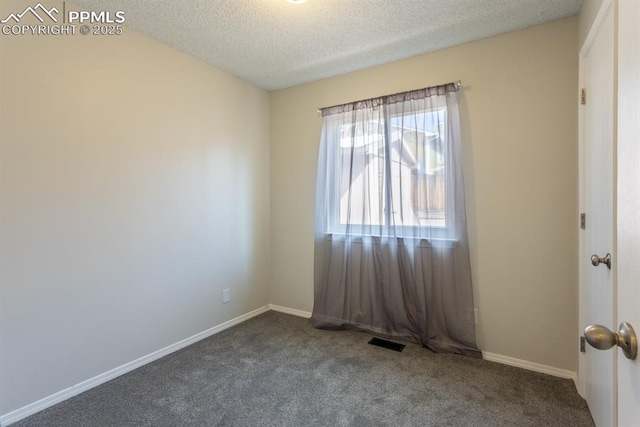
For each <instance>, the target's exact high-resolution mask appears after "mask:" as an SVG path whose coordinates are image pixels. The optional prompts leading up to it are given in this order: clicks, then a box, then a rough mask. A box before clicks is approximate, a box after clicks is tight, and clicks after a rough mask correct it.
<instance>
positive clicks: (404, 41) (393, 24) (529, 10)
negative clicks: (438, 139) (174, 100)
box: [75, 0, 583, 90]
mask: <svg viewBox="0 0 640 427" xmlns="http://www.w3.org/2000/svg"><path fill="white" fill-rule="evenodd" d="M582 2H583V0H308V2H307V3H303V4H298V5H295V4H290V3H288V2H286V1H285V0H188V1H187V0H76V1H75V3H78V4H79V5H81V6H84V7H86V8H88V9H94V10H114V11H115V10H123V11H125V13H126V24H125V25H126V26H127V27H129V28H132V29H134V30H136V31H138V32H140V33H142V34H146V35H147V36H150V37H152V38H154V39H156V40H158V41H160V42H162V43H165V44H167V45H169V46H172V47H174V48H176V49H178V50H181V51H183V52H185V53H187V54H190V55H192V56H195V57H196V58H199V59H201V60H203V61H205V62H207V63H209V64H211V65H214V66H216V67H217V68H220V69H222V70H225V71H227V72H229V73H231V74H234V75H236V76H238V77H240V78H242V79H245V80H247V81H249V82H252V83H254V84H255V85H257V86H260V87H262V88H264V89H267V90H273V89H281V88H285V87H290V86H295V85H298V84H301V83H306V82H310V81H314V80H318V79H322V78H325V77H331V76H335V75H338V74H343V73H347V72H350V71H355V70H359V69H362V68H367V67H371V66H373V65H378V64H383V63H386V62H390V61H395V60H398V59H402V58H407V57H410V56H414V55H418V54H421V53H426V52H431V51H434V50H437V49H442V48H445V47H449V46H454V45H457V44H460V43H465V42H469V41H472V40H478V39H481V38H484V37H489V36H492V35H496V34H500V33H504V32H507V31H513V30H517V29H521V28H525V27H529V26H532V25H536V24H541V23H544V22H549V21H554V20H557V19H562V18H566V17H569V16H573V15H576V14H578V13H579V12H580V9H581V7H582Z"/></svg>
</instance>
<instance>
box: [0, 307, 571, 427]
mask: <svg viewBox="0 0 640 427" xmlns="http://www.w3.org/2000/svg"><path fill="white" fill-rule="evenodd" d="M269 310H273V311H277V312H280V313H285V314H291V315H293V316H298V317H304V318H310V317H311V313H310V312H308V311H302V310H296V309H294V308H289V307H283V306H280V305H275V304H267V305H266V306H264V307H260V308H258V309H256V310H253V311H251V312H249V313H247V314H243V315H242V316H238V317H236V318H234V319H231V320H229V321H227V322H224V323H221V324H219V325H217V326H214V327H212V328H210V329H207V330H206V331H202V332H199V333H197V334H195V335H193V336H191V337H189V338H185V339H183V340H181V341H178V342H177V343H175V344H171V345H169V346H167V347H164V348H162V349H160V350H158V351H155V352H153V353H150V354H148V355H146V356H142V357H140V358H139V359H136V360H134V361H132V362H129V363H125V364H124V365H122V366H119V367H117V368H114V369H112V370H110V371H107V372H104V373H102V374H100V375H97V376H95V377H93V378H90V379H88V380H86V381H83V382H81V383H79V384H76V385H74V386H71V387H69V388H66V389H64V390H61V391H59V392H57V393H54V394H52V395H50V396H47V397H45V398H43V399H40V400H38V401H37V402H33V403H30V404H28V405H26V406H23V407H22V408H19V409H16V410H15V411H12V412H9V413H7V414H4V415H2V416H0V425H2V426H5V427H6V426H8V425H9V424H12V423H15V422H18V421H20V420H22V419H24V418H26V417H28V416H30V415H33V414H35V413H37V412H40V411H42V410H45V409H47V408H49V407H51V406H53V405H55V404H57V403H60V402H62V401H64V400H67V399H70V398H72V397H73V396H76V395H78V394H80V393H82V392H84V391H87V390H89V389H92V388H94V387H97V386H99V385H100V384H104V383H106V382H107V381H110V380H112V379H114V378H116V377H119V376H120V375H124V374H126V373H127V372H131V371H133V370H134V369H137V368H139V367H141V366H144V365H146V364H148V363H151V362H153V361H154V360H157V359H160V358H161V357H164V356H166V355H168V354H171V353H173V352H175V351H178V350H180V349H182V348H184V347H187V346H189V345H191V344H194V343H196V342H198V341H200V340H203V339H205V338H208V337H210V336H212V335H215V334H217V333H218V332H221V331H223V330H225V329H228V328H230V327H232V326H235V325H237V324H239V323H242V322H244V321H246V320H249V319H251V318H252V317H256V316H258V315H260V314H262V313H266V312H267V311H269ZM482 356H483V358H484V359H485V360H488V361H490V362H497V363H502V364H504V365H510V366H515V367H518V368H523V369H528V370H530V371H535V372H541V373H543V374H548V375H553V376H555V377H560V378H569V379H572V380H573V381H574V382H575V381H576V380H577V376H576V373H575V372H573V371H566V370H564V369H558V368H553V367H551V366H546V365H541V364H539V363H534V362H529V361H526V360H521V359H515V358H513V357H508V356H502V355H499V354H494V353H488V352H483V353H482Z"/></svg>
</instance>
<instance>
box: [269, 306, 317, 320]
mask: <svg viewBox="0 0 640 427" xmlns="http://www.w3.org/2000/svg"><path fill="white" fill-rule="evenodd" d="M267 307H268V308H269V310H273V311H279V312H280V313H286V314H292V315H294V316H298V317H306V318H307V319H308V318H310V317H311V313H309V312H308V311H302V310H296V309H295V308H289V307H282V306H281V305H275V304H269V305H267Z"/></svg>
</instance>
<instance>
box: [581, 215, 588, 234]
mask: <svg viewBox="0 0 640 427" xmlns="http://www.w3.org/2000/svg"><path fill="white" fill-rule="evenodd" d="M580 228H581V229H583V230H584V229H585V228H587V215H586V214H584V213H581V214H580Z"/></svg>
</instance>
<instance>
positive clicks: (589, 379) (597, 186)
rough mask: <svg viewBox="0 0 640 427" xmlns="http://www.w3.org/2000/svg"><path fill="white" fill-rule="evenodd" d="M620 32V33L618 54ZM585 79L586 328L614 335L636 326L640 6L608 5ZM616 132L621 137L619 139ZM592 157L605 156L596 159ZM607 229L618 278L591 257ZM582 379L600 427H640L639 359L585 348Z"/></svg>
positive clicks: (592, 37)
mask: <svg viewBox="0 0 640 427" xmlns="http://www.w3.org/2000/svg"><path fill="white" fill-rule="evenodd" d="M614 5H615V8H614ZM614 34H617V49H616V46H615V44H614ZM615 53H617V58H616V55H615ZM616 59H617V62H615V61H616ZM615 72H617V74H614V73H615ZM616 78H617V87H616V85H615V83H614V82H615V81H616ZM580 80H581V86H582V87H586V88H587V104H586V105H584V106H583V108H582V109H581V120H580V123H581V125H580V126H581V128H580V132H581V137H580V141H581V143H580V167H581V173H580V175H581V182H580V201H581V210H582V211H583V212H585V213H587V227H586V229H585V231H584V232H583V233H582V235H581V243H580V245H581V247H580V326H581V328H584V326H586V325H587V324H592V323H600V324H602V325H605V326H607V327H608V328H610V329H611V330H613V331H616V330H617V329H618V325H619V324H620V323H622V322H628V323H630V324H631V325H633V326H635V328H636V329H638V328H640V2H639V1H637V0H618V1H615V2H614V1H613V0H605V1H604V2H603V5H602V8H601V10H600V13H599V14H598V18H596V21H595V23H594V28H592V30H591V32H590V33H589V37H588V38H587V42H586V43H585V46H583V49H582V50H581V56H580ZM614 106H615V107H617V109H616V113H614ZM614 134H617V137H616V138H615V140H614V137H613V136H614ZM609 146H610V148H609ZM609 150H611V151H609ZM610 153H615V157H613V156H611V157H609V156H610ZM594 156H603V157H601V158H600V159H599V160H598V158H597V157H594ZM610 160H611V161H610ZM610 168H611V169H610ZM607 171H608V172H607ZM605 174H607V176H605ZM609 176H610V177H615V178H616V179H615V182H614V180H610V179H608V177H609ZM600 180H602V181H600ZM609 189H613V190H614V192H612V193H611V194H610V195H607V196H606V197H605V199H608V198H611V204H608V203H606V200H602V203H603V206H597V202H596V205H594V200H598V198H599V197H600V196H598V195H594V194H592V192H593V191H594V190H597V191H604V192H606V191H608V190H609ZM614 195H615V197H614ZM609 207H610V208H611V209H609ZM593 209H595V212H594V213H592V212H591V210H593ZM603 212H604V213H603ZM608 212H611V213H612V216H611V217H610V218H611V219H613V218H615V221H614V222H613V223H609V222H608V218H607V215H608ZM594 216H596V218H593V217H594ZM598 221H604V224H600V223H599V222H598ZM596 222H597V223H596ZM607 230H611V231H612V232H613V234H612V246H613V247H612V250H611V253H612V255H613V257H612V262H613V265H612V267H613V269H612V272H613V274H614V275H615V277H614V276H612V275H611V273H606V272H605V274H604V275H603V274H602V270H601V268H602V266H598V267H595V270H594V267H592V266H591V263H590V260H589V259H588V257H589V255H590V253H591V252H594V253H596V254H598V255H602V254H600V253H599V251H602V249H601V248H600V247H599V246H598V245H600V244H601V243H602V236H603V235H606V234H607V232H608V231H607ZM605 240H606V237H605ZM607 289H608V290H607ZM579 380H580V381H579V390H580V392H581V394H582V395H583V396H584V397H585V399H587V402H588V403H589V408H590V409H591V412H592V415H593V417H594V420H595V422H596V425H597V426H598V427H603V426H619V427H631V426H640V358H636V359H635V360H630V359H628V358H627V357H625V355H624V353H623V352H622V351H620V350H619V349H617V348H613V349H611V350H606V351H601V350H595V349H593V348H590V347H588V346H587V348H586V353H583V354H581V356H580V366H579Z"/></svg>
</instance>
